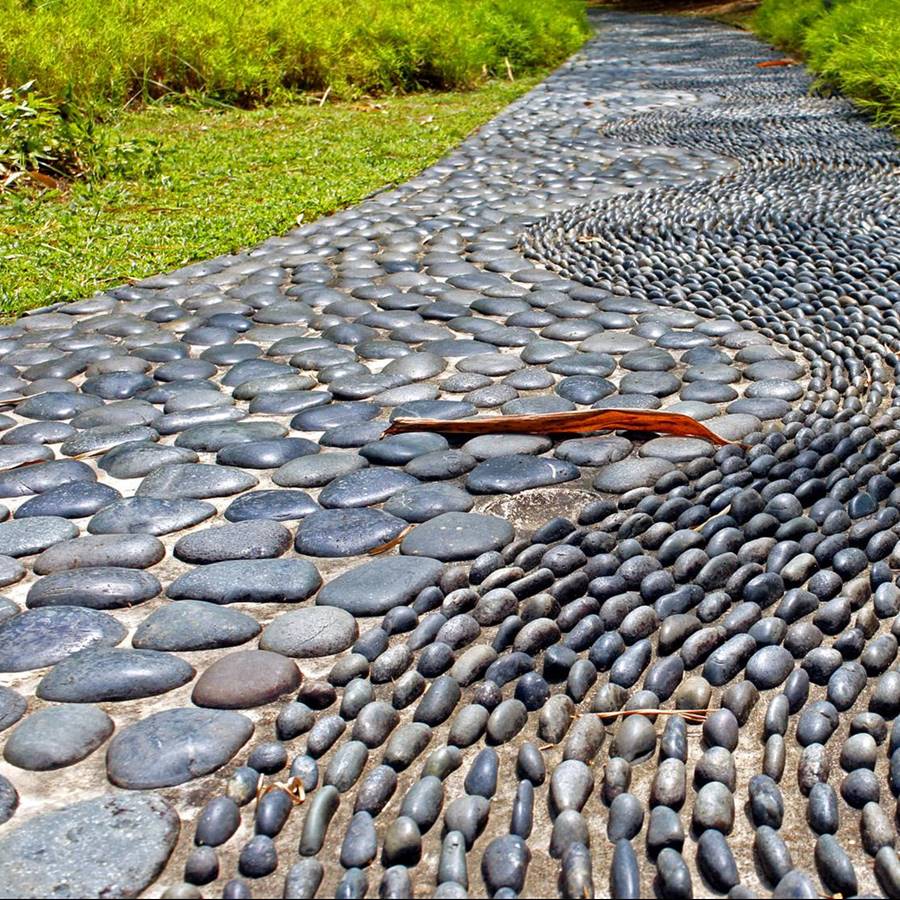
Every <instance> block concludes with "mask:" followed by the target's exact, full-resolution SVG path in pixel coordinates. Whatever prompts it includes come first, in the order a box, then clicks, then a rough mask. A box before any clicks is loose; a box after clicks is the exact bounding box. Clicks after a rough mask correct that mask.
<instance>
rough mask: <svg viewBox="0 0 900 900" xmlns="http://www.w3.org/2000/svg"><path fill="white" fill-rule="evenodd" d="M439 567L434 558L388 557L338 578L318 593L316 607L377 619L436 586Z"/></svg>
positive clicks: (366, 564) (359, 567) (440, 570)
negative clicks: (328, 607) (421, 592)
mask: <svg viewBox="0 0 900 900" xmlns="http://www.w3.org/2000/svg"><path fill="white" fill-rule="evenodd" d="M442 571H443V566H442V565H441V563H439V562H438V561H437V560H436V559H426V558H424V557H423V558H418V557H408V556H390V557H385V558H384V559H376V560H373V561H372V562H369V563H365V564H363V565H361V566H357V567H356V568H355V569H351V570H350V571H349V572H345V573H344V574H343V575H339V576H338V577H337V578H335V579H334V581H330V582H329V583H328V584H326V585H325V587H323V588H322V590H321V591H319V596H318V597H317V598H316V603H317V604H318V605H319V606H337V607H338V608H339V609H345V610H347V612H349V613H352V614H353V615H354V616H378V615H382V614H383V613H386V612H387V611H388V610H389V609H393V608H394V607H395V606H403V605H405V604H407V603H411V602H412V601H413V600H414V599H415V597H416V595H417V594H418V593H419V591H421V590H422V589H423V588H426V587H429V586H430V585H433V584H436V583H437V580H438V579H439V578H440V576H441V572H442Z"/></svg>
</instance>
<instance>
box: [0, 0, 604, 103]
mask: <svg viewBox="0 0 900 900" xmlns="http://www.w3.org/2000/svg"><path fill="white" fill-rule="evenodd" d="M587 33H588V23H587V14H586V11H585V7H584V2H583V0H243V2H241V3H233V2H230V0H40V2H38V0H0V85H3V84H6V85H7V86H15V85H19V84H23V83H25V82H26V81H31V80H33V81H35V82H36V85H37V88H38V90H40V91H41V93H42V94H44V95H46V96H48V97H50V98H52V99H55V100H57V101H66V102H70V103H74V104H75V105H77V106H79V107H81V108H84V107H101V108H102V107H104V106H111V107H121V106H123V105H134V104H135V103H142V102H146V101H148V100H151V99H153V98H159V97H170V96H171V95H173V94H175V95H187V96H190V95H197V94H199V95H202V96H204V97H212V98H216V99H218V100H220V101H225V102H228V103H232V104H240V105H253V104H256V103H259V102H260V101H268V100H271V99H272V98H277V97H278V96H279V95H281V94H283V93H284V92H286V91H287V92H295V91H298V90H309V91H324V90H328V89H330V91H331V93H332V96H334V97H357V96H361V95H363V94H368V93H383V92H390V91H410V90H418V89H421V88H426V89H438V88H440V89H447V88H471V87H473V86H475V85H476V84H478V83H481V82H483V81H484V80H486V78H487V77H490V76H492V75H505V74H506V71H507V65H509V66H511V67H512V70H513V71H514V73H515V74H516V75H517V76H518V75H523V74H527V73H528V72H531V71H534V70H535V69H536V68H537V67H544V66H549V65H553V64H555V63H557V62H561V61H562V60H563V59H564V58H565V57H566V56H568V55H569V54H570V53H571V52H572V51H573V50H574V49H576V48H577V47H578V45H579V44H580V43H581V42H582V41H583V40H584V38H585V37H586V35H587Z"/></svg>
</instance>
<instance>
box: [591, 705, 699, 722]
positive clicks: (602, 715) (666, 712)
mask: <svg viewBox="0 0 900 900" xmlns="http://www.w3.org/2000/svg"><path fill="white" fill-rule="evenodd" d="M594 715H595V716H597V718H598V719H615V718H618V717H619V716H681V717H682V718H684V719H687V720H688V721H689V722H705V721H706V717H707V716H708V715H709V710H708V709H649V708H648V709H618V710H614V711H612V712H598V713H594Z"/></svg>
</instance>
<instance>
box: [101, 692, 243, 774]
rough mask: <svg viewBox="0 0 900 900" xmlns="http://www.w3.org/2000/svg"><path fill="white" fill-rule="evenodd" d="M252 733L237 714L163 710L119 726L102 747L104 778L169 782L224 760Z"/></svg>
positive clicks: (212, 769) (204, 771)
mask: <svg viewBox="0 0 900 900" xmlns="http://www.w3.org/2000/svg"><path fill="white" fill-rule="evenodd" d="M252 734H253V723H252V722H251V721H250V719H248V718H247V717H246V716H242V715H241V714H240V713H236V712H230V711H226V710H219V709H195V708H191V707H186V708H181V709H167V710H164V711H163V712H158V713H152V714H151V715H149V716H147V717H146V718H144V719H141V720H140V721H138V722H136V723H135V724H134V725H129V726H128V727H126V728H124V729H122V731H120V732H119V733H118V734H117V735H116V736H115V737H114V738H113V739H112V741H110V744H109V748H108V749H107V752H106V770H107V774H108V775H109V780H110V781H111V782H112V783H113V784H115V785H118V786H119V787H123V788H128V789H130V790H147V789H149V788H158V787H169V786H171V785H174V784H183V783H184V782H185V781H190V780H191V779H193V778H199V777H200V776H201V775H208V774H209V773H210V772H215V771H216V770H217V769H220V768H221V767H222V766H224V765H225V763H227V762H228V761H229V760H230V759H231V758H232V757H233V756H234V755H235V753H237V752H238V750H240V748H241V747H243V746H244V744H246V743H247V741H248V740H249V739H250V735H252Z"/></svg>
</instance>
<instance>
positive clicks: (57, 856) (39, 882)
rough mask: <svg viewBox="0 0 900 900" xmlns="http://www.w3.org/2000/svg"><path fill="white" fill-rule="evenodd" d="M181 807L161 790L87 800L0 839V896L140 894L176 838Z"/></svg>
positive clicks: (115, 895) (30, 823) (46, 816)
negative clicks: (160, 795)
mask: <svg viewBox="0 0 900 900" xmlns="http://www.w3.org/2000/svg"><path fill="white" fill-rule="evenodd" d="M179 830H180V824H179V821H178V815H177V813H176V812H175V810H174V809H173V808H172V807H171V806H170V805H169V804H168V803H167V802H166V801H165V800H163V798H162V797H159V796H157V795H156V794H114V795H108V796H104V797H96V798H94V799H92V800H83V801H82V802H81V803H75V804H73V805H72V806H67V807H64V808H63V809H60V810H56V811H54V812H49V813H44V814H43V815H37V816H35V817H34V818H31V819H29V820H28V821H27V822H25V823H24V824H23V825H21V826H20V827H19V828H17V829H16V830H15V831H10V832H7V833H6V834H5V835H4V836H3V837H2V838H0V896H3V897H36V898H44V897H53V898H59V900H64V898H70V897H72V898H78V897H137V896H138V895H139V894H141V893H142V891H143V890H144V889H145V888H147V887H149V885H150V884H152V883H153V881H154V880H155V879H156V877H157V875H159V873H160V872H161V871H162V869H163V867H164V866H165V864H166V861H167V860H168V858H169V854H170V853H171V852H172V850H173V849H174V847H175V843H176V841H177V840H178V833H179Z"/></svg>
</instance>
